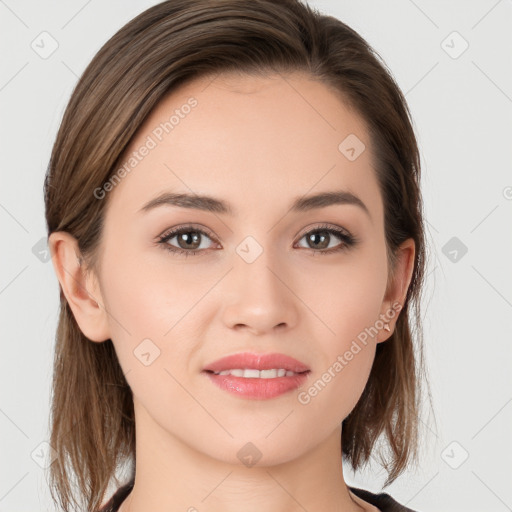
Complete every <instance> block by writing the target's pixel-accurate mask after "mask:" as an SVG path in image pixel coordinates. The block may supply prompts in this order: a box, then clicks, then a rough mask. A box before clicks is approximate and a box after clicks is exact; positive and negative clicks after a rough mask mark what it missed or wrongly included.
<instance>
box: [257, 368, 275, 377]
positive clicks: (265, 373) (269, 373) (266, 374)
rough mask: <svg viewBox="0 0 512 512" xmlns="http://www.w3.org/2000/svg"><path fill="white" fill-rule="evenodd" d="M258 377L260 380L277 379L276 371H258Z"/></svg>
mask: <svg viewBox="0 0 512 512" xmlns="http://www.w3.org/2000/svg"><path fill="white" fill-rule="evenodd" d="M260 377H261V378H262V379H273V378H275V377H277V370H274V369H272V370H261V371H260Z"/></svg>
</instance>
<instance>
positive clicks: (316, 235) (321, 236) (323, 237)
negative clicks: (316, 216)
mask: <svg viewBox="0 0 512 512" xmlns="http://www.w3.org/2000/svg"><path fill="white" fill-rule="evenodd" d="M321 233H325V231H324V232H321ZM321 233H313V234H312V235H310V237H309V239H310V240H311V241H312V242H313V243H315V241H316V239H317V238H320V239H323V242H324V243H323V244H321V245H322V246H321V249H324V248H325V247H327V246H328V245H329V244H328V243H327V244H326V243H325V241H326V240H327V236H326V235H325V234H321ZM317 248H318V245H317Z"/></svg>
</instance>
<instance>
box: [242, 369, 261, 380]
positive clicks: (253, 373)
mask: <svg viewBox="0 0 512 512" xmlns="http://www.w3.org/2000/svg"><path fill="white" fill-rule="evenodd" d="M243 376H244V377H245V378H246V379H257V378H259V376H260V371H259V370H253V369H251V368H247V369H245V370H244V373H243Z"/></svg>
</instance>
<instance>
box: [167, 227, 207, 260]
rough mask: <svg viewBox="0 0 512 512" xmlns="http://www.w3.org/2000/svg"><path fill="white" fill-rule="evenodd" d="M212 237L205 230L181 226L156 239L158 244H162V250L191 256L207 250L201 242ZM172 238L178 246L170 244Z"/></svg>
mask: <svg viewBox="0 0 512 512" xmlns="http://www.w3.org/2000/svg"><path fill="white" fill-rule="evenodd" d="M212 236H213V235H211V234H210V233H209V232H208V231H206V230H203V229H199V228H196V227H194V226H182V227H180V228H177V229H173V230H172V231H168V232H166V233H164V234H163V235H162V236H160V237H158V243H160V244H162V245H163V247H164V249H166V250H168V251H170V252H171V253H174V254H182V255H185V256H193V255H195V254H196V253H198V252H201V251H203V250H205V249H209V247H208V246H205V244H204V243H203V242H204V239H205V238H208V239H210V240H211V237H212ZM174 238H175V239H176V244H178V246H176V245H172V244H171V243H170V242H171V240H173V239H174ZM206 245H207V244H206Z"/></svg>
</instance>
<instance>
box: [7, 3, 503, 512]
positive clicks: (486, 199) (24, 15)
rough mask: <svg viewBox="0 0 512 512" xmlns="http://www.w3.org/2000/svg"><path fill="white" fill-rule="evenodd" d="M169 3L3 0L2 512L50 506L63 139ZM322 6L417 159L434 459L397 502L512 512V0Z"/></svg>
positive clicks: (428, 424)
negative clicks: (137, 19) (94, 74)
mask: <svg viewBox="0 0 512 512" xmlns="http://www.w3.org/2000/svg"><path fill="white" fill-rule="evenodd" d="M155 3H157V2H154V1H150V0H129V1H127V0H111V1H109V2H100V1H98V0H89V1H86V0H68V1H66V2H64V1H62V0H61V1H56V0H53V1H51V0H48V1H35V0H30V1H28V0H27V1H23V0H21V1H15V0H5V1H3V0H1V1H0V41H1V48H2V61H1V66H0V108H1V114H0V119H1V126H0V130H1V131H0V144H1V150H0V162H1V167H0V172H1V187H0V226H1V232H2V246H3V248H4V249H3V250H2V251H1V253H0V254H1V257H2V261H1V265H0V314H1V318H0V326H1V343H2V345H1V356H0V379H1V383H0V392H1V395H0V433H1V435H0V446H1V454H0V461H1V467H0V512H7V511H8V512H21V511H27V510H32V511H35V510H45V511H53V510H54V507H53V505H52V502H51V500H50V498H49V492H48V489H47V483H46V477H45V467H44V462H43V460H44V455H45V453H47V451H48V445H47V439H48V415H49V391H50V377H51V372H52V357H53V347H54V336H55V329H56V325H57V314H58V304H59V293H58V281H57V279H56V277H55V275H54V272H53V268H52V264H51V261H50V260H49V259H48V253H47V251H46V248H45V239H46V230H45V221H44V205H43V179H44V173H45V170H46V167H47V164H48V160H49V156H50V151H51V147H52V144H53V141H54V138H55V135H56V132H57V129H58V127H59V123H60V120H61V118H62V114H63V112H64V108H65V106H66V103H67V101H68V99H69V97H70V94H71V91H72V89H73V87H74V85H75V83H76V81H77V79H78V77H79V76H80V74H81V73H82V71H83V70H84V69H85V67H86V65H87V64H88V63H89V61H90V60H91V58H92V57H93V55H94V54H95V53H96V52H97V51H98V50H99V48H100V47H101V46H102V45H103V44H104V43H105V42H106V41H107V39H108V38H110V37H111V36H112V35H113V34H114V33H115V32H116V31H117V30H118V29H119V28H120V27H121V26H122V25H124V24H125V23H126V22H128V21H129V20H130V19H131V18H133V17H134V16H135V15H137V14H139V13H140V12H142V11H143V10H145V9H146V8H148V7H150V6H151V5H154V4H155ZM309 3H310V5H312V6H313V7H316V8H318V9H320V10H321V11H323V12H325V13H328V14H331V15H333V16H336V17H338V18H339V19H341V20H342V21H343V22H345V23H347V24H348V25H349V26H351V27H352V28H354V29H355V30H356V31H358V32H359V33H360V34H361V35H362V36H363V37H364V38H366V40H367V41H368V42H369V43H370V44H371V45H372V46H373V47H374V48H375V50H376V51H377V52H378V53H379V54H380V55H381V56H382V58H383V59H384V61H385V62H386V64H387V65H388V67H389V68H390V70H391V71H392V73H393V75H394V77H395V79H396V80H397V82H398V84H399V86H400V88H401V89H402V91H403V92H404V94H405V95H406V99H407V101H408V104H409V107H410V109H411V112H412V116H413V118H414V125H415V129H416V133H417V136H418V141H419V144H420V149H421V156H422V164H423V173H424V174H423V183H422V187H423V194H424V200H425V211H426V219H427V223H428V224H427V225H428V240H429V244H430V246H431V247H430V251H429V252H430V258H429V268H428V278H427V289H426V293H425V299H424V312H425V313H424V316H425V344H426V362H427V367H428V373H429V376H430V381H431V390H432V398H433V404H434V412H435V419H436V423H434V422H433V420H432V418H430V416H429V415H428V414H427V416H426V417H425V418H423V420H422V421H423V423H422V425H423V427H424V428H423V439H422V443H423V446H424V450H423V451H424V453H423V459H422V462H421V465H420V467H419V468H417V469H414V468H411V469H410V471H408V472H406V473H404V474H403V475H402V476H401V477H400V478H399V479H398V480H397V481H396V482H395V483H393V484H392V485H391V486H389V487H388V488H386V492H388V493H390V494H391V495H392V496H393V497H394V498H395V499H396V500H397V501H399V502H401V503H403V504H406V505H407V506H409V507H410V508H413V509H415V510H419V511H421V512H434V511H435V512H443V511H450V512H455V511H465V512H468V511H482V510H485V511H486V512H502V511H506V510H512V471H511V461H512V440H511V433H512V428H511V427H512V383H511V373H512V372H511V355H512V348H511V347H512V343H511V334H512V286H511V285H512V274H511V270H510V268H511V262H512V229H511V228H512V163H511V157H512V154H511V147H512V31H511V30H510V27H512V2H511V1H510V0H501V1H496V0H480V1H475V0H473V1H468V0H453V1H450V2H446V1H441V0H435V1H427V0H416V1H412V0H393V1H387V2H381V1H378V0H357V1H356V0H350V1H343V0H324V1H320V0H315V1H310V2H309ZM41 40H44V41H45V44H42V43H41ZM43 46H44V49H43V48H42V47H43ZM45 52H48V53H50V52H51V54H49V55H48V54H45ZM345 477H346V480H347V483H349V484H352V485H356V486H359V487H363V488H366V489H369V490H373V491H374V492H378V491H380V490H381V488H382V484H383V482H384V479H385V474H384V471H383V470H382V468H381V467H380V466H379V465H378V464H376V463H373V464H372V465H371V466H369V467H368V468H367V469H366V470H365V471H363V472H359V473H357V474H353V473H352V472H351V471H350V469H349V468H347V467H346V468H345Z"/></svg>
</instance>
